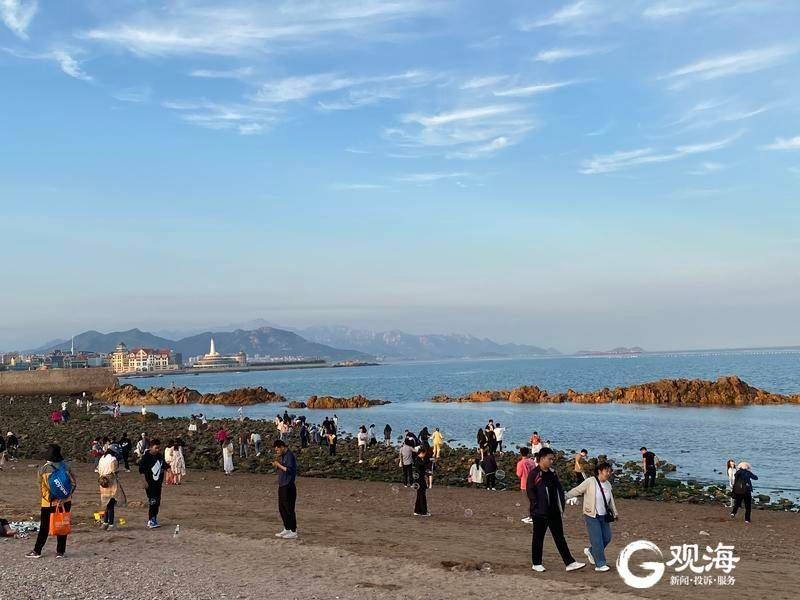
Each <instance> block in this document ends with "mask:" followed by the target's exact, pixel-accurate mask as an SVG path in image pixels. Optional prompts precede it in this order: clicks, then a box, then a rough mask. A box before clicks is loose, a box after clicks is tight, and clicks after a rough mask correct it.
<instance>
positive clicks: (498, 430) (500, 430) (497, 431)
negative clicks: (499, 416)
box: [494, 421, 506, 454]
mask: <svg viewBox="0 0 800 600" xmlns="http://www.w3.org/2000/svg"><path fill="white" fill-rule="evenodd" d="M505 433H506V428H505V427H501V426H500V421H498V422H497V423H495V426H494V437H495V439H496V440H497V451H498V452H499V453H500V454H502V453H503V436H504V435H505Z"/></svg>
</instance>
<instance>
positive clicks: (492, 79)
mask: <svg viewBox="0 0 800 600" xmlns="http://www.w3.org/2000/svg"><path fill="white" fill-rule="evenodd" d="M508 78H509V76H508V75H487V76H485V77H473V78H472V79H469V80H467V81H466V82H465V83H464V84H463V85H462V86H461V89H462V90H476V89H480V88H485V87H489V86H493V85H497V84H498V83H501V82H503V81H506V80H507V79H508Z"/></svg>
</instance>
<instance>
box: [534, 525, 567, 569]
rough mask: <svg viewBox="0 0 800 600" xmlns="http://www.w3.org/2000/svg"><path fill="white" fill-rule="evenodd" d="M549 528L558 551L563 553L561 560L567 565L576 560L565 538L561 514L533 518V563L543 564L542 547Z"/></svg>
mask: <svg viewBox="0 0 800 600" xmlns="http://www.w3.org/2000/svg"><path fill="white" fill-rule="evenodd" d="M548 528H549V529H550V533H551V534H552V536H553V541H554V542H555V543H556V548H558V553H559V554H560V555H561V560H563V561H564V564H565V565H568V564H570V563H573V562H575V559H574V558H573V557H572V554H571V553H570V551H569V546H567V540H566V538H564V525H563V524H562V522H561V515H547V516H546V517H534V518H533V540H532V544H531V558H532V559H533V564H535V565H540V564H542V549H543V548H544V534H545V533H547V530H548Z"/></svg>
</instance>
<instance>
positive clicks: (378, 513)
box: [0, 460, 800, 600]
mask: <svg viewBox="0 0 800 600" xmlns="http://www.w3.org/2000/svg"><path fill="white" fill-rule="evenodd" d="M11 466H12V465H7V468H6V470H5V471H4V472H2V473H0V516H2V517H4V518H7V519H9V520H17V519H26V518H30V517H34V518H35V519H37V520H38V508H37V506H38V502H37V495H38V494H37V492H38V490H37V488H36V483H35V475H34V473H35V467H34V466H33V462H32V461H24V460H21V461H19V462H17V463H15V464H13V466H14V467H15V468H14V469H13V470H12V469H10V467H11ZM76 470H77V473H78V477H79V490H78V492H77V494H76V498H75V507H74V509H73V515H74V517H73V521H74V523H75V524H76V526H75V532H74V534H73V535H72V536H70V541H69V547H68V558H67V559H65V560H64V561H63V562H62V561H55V560H54V559H53V554H54V552H55V548H54V543H53V542H54V540H50V541H48V545H47V546H46V547H45V556H44V557H42V558H41V559H38V560H31V559H25V558H23V555H24V554H25V552H27V551H28V550H30V548H31V547H32V545H33V542H32V540H0V560H2V563H3V565H4V566H5V567H6V568H5V572H6V577H4V578H3V579H2V580H0V590H1V591H2V593H1V594H0V597H15V598H50V597H52V598H59V599H60V598H159V599H168V598H337V597H338V598H342V599H344V598H392V599H393V600H399V599H402V598H423V597H429V598H473V597H474V598H485V597H487V595H489V596H491V597H502V598H508V599H516V598H526V599H527V598H531V597H532V596H534V595H539V594H546V595H547V597H549V598H595V599H601V600H602V599H603V598H609V599H613V598H635V597H646V598H704V599H708V600H713V599H716V598H720V599H721V598H726V599H728V598H730V597H738V598H770V599H771V600H779V599H786V600H789V599H796V598H798V597H800V571H798V565H797V559H798V557H800V515H797V514H790V513H780V512H771V511H754V513H753V524H752V525H749V526H746V525H745V524H744V523H743V521H742V515H741V514H740V516H739V518H738V519H737V520H736V521H732V520H731V519H730V518H729V517H728V516H727V515H728V511H727V510H725V508H724V507H712V506H698V505H689V504H674V503H657V502H648V501H641V500H636V501H625V500H618V507H619V509H620V521H619V522H618V523H615V524H614V536H615V538H614V540H613V541H612V543H611V546H610V547H609V552H608V556H609V559H610V560H616V557H617V554H618V553H619V551H620V550H621V549H622V547H623V546H624V545H625V544H627V543H628V542H631V541H633V540H638V539H647V540H650V541H652V542H654V543H656V544H657V545H658V546H659V547H660V548H661V549H662V551H663V552H664V553H665V556H667V557H668V556H669V550H668V548H669V546H670V545H679V544H684V543H686V544H699V545H700V546H701V551H702V550H703V549H704V548H705V546H706V545H710V546H712V547H713V546H716V544H717V543H718V542H723V543H725V544H733V545H734V546H735V555H737V556H740V557H741V561H740V562H739V564H738V566H737V568H736V569H735V570H734V571H733V573H732V575H733V576H734V577H735V578H736V583H735V585H734V586H733V587H730V586H718V585H716V584H714V585H709V586H691V585H690V586H678V585H670V582H669V575H670V574H674V573H673V572H672V571H671V569H669V568H668V569H667V573H666V575H665V576H664V578H662V580H661V582H660V583H659V584H657V585H656V586H655V587H653V588H651V589H648V590H634V589H632V588H630V587H628V586H626V585H625V584H624V583H623V582H622V580H621V578H620V577H619V576H618V574H617V573H616V572H615V571H614V570H613V569H612V571H610V572H607V573H596V572H595V571H594V570H593V569H591V568H589V567H587V568H586V569H583V570H581V571H578V572H574V573H565V572H564V569H563V563H562V562H561V560H560V558H559V557H558V554H557V552H556V550H555V547H554V546H553V544H552V542H551V540H550V538H549V536H548V538H547V540H546V542H545V559H544V564H545V566H546V567H547V568H548V570H547V572H546V573H542V574H539V573H533V572H532V571H531V570H530V542H531V534H530V527H529V526H526V525H524V524H523V523H521V522H520V518H521V517H522V516H524V515H525V511H526V502H525V499H524V498H523V496H522V494H521V492H519V491H504V492H495V493H492V492H487V491H484V490H478V489H462V488H445V487H434V488H433V489H432V490H430V491H429V500H428V501H429V506H430V510H431V512H432V513H433V516H432V517H430V518H418V517H413V516H412V515H411V512H412V504H413V491H412V490H410V489H404V488H403V487H402V485H392V484H386V483H375V482H359V481H343V480H335V479H309V478H302V479H300V480H298V498H299V499H298V523H299V533H300V539H299V540H297V541H280V540H277V539H275V538H274V533H275V532H276V531H279V530H280V529H281V525H280V520H279V516H278V511H277V499H276V488H275V477H274V476H272V475H261V474H249V473H234V474H233V475H232V476H231V477H225V476H224V475H223V474H222V473H217V472H190V474H189V476H188V477H187V478H186V479H185V482H184V485H182V486H180V487H175V486H171V487H165V489H164V499H163V505H162V511H161V515H160V521H161V523H162V525H163V527H162V528H161V529H158V530H154V531H150V530H147V529H146V528H145V522H146V508H145V497H144V492H143V489H142V486H141V483H140V479H139V477H138V476H137V474H136V473H123V474H122V481H123V484H124V486H125V489H126V491H127V493H128V498H129V501H130V505H129V506H128V507H127V508H121V509H118V511H117V514H118V516H121V517H123V518H125V519H126V520H127V525H126V526H125V527H124V528H121V529H119V530H117V531H116V532H113V533H107V532H103V531H100V530H98V529H97V528H96V526H94V525H93V518H92V513H93V512H94V511H95V510H97V508H98V490H97V485H96V476H95V474H94V473H92V470H91V468H90V467H89V466H87V465H83V464H81V465H77V467H76ZM217 486H219V487H218V488H217ZM518 505H519V506H518ZM178 523H179V524H180V526H181V528H180V529H181V533H180V535H179V536H178V538H177V539H176V538H174V537H173V532H174V529H175V525H176V524H178ZM565 530H566V534H567V540H568V541H569V544H570V549H571V550H572V553H573V554H574V555H575V557H576V558H577V559H578V560H581V559H582V558H583V554H582V549H583V547H584V546H585V545H587V543H586V531H585V528H584V525H583V522H582V518H581V514H580V506H576V507H570V508H569V509H568V512H567V515H566V517H565ZM700 531H705V532H708V533H709V535H708V536H705V535H701V534H700ZM482 563H488V564H489V565H490V568H489V569H486V570H484V571H469V570H468V571H461V570H458V567H457V568H456V570H453V565H454V564H455V565H462V564H467V565H470V566H472V565H480V564H482ZM634 570H635V569H634ZM712 573H716V572H712ZM62 581H63V582H64V583H63V584H61V583H59V582H62Z"/></svg>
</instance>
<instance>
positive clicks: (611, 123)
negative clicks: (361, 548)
mask: <svg viewBox="0 0 800 600" xmlns="http://www.w3.org/2000/svg"><path fill="white" fill-rule="evenodd" d="M613 127H614V121H609V122H608V123H606V124H605V125H603V126H602V127H601V128H600V129H595V130H594V131H590V132H589V133H587V134H586V135H587V136H589V137H597V136H599V135H605V134H607V133H608V132H609V131H611V129H612V128H613Z"/></svg>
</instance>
